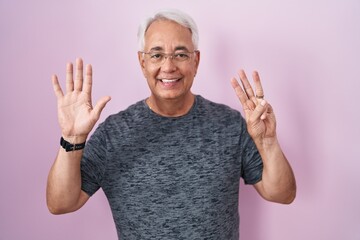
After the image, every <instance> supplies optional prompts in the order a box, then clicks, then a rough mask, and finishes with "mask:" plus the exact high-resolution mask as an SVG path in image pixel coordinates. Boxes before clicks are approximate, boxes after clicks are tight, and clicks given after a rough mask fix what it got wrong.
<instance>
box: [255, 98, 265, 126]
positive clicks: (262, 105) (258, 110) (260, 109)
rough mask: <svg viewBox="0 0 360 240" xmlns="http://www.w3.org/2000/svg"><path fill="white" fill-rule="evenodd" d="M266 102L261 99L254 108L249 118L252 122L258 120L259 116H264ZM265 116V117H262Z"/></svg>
mask: <svg viewBox="0 0 360 240" xmlns="http://www.w3.org/2000/svg"><path fill="white" fill-rule="evenodd" d="M267 105H268V104H267V102H266V100H264V99H262V100H261V101H260V103H259V104H258V105H257V106H256V108H255V110H254V112H253V114H252V116H251V118H252V120H253V121H257V120H260V118H261V116H263V115H264V114H266V111H267ZM264 116H265V115H264Z"/></svg>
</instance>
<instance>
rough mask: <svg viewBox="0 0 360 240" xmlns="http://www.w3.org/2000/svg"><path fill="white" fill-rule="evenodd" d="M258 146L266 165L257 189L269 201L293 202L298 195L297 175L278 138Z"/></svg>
mask: <svg viewBox="0 0 360 240" xmlns="http://www.w3.org/2000/svg"><path fill="white" fill-rule="evenodd" d="M257 147H258V149H259V152H260V155H261V157H262V159H263V165H264V168H263V174H262V181H261V182H260V184H259V185H258V186H257V190H258V191H259V190H260V191H261V193H262V194H261V195H262V196H263V197H264V198H266V199H267V200H269V201H273V202H279V203H291V202H292V201H293V200H294V198H295V195H296V182H295V177H294V174H293V171H292V169H291V166H290V164H289V162H288V160H287V159H286V157H285V155H284V153H283V152H282V150H281V147H280V144H279V142H278V140H277V139H276V138H274V139H272V140H269V141H268V142H265V141H262V142H261V143H257ZM259 188H260V189H259Z"/></svg>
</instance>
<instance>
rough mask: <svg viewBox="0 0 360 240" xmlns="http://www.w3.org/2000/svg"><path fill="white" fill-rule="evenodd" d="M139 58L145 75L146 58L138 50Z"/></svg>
mask: <svg viewBox="0 0 360 240" xmlns="http://www.w3.org/2000/svg"><path fill="white" fill-rule="evenodd" d="M138 60H139V64H140V67H141V70H142V71H143V73H144V75H145V59H144V54H143V53H142V52H140V51H138Z"/></svg>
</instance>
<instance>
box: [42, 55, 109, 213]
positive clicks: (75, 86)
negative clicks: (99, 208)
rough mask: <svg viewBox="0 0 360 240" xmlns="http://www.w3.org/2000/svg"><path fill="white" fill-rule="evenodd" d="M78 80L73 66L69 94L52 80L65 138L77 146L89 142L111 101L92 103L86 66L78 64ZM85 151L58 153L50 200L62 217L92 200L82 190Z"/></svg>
mask: <svg viewBox="0 0 360 240" xmlns="http://www.w3.org/2000/svg"><path fill="white" fill-rule="evenodd" d="M76 70H77V71H76V78H75V81H74V80H73V65H72V64H71V63H69V64H67V67H66V94H63V91H62V89H61V87H60V84H59V82H58V79H57V76H56V75H54V76H53V77H52V82H53V87H54V92H55V95H56V97H57V102H58V118H59V125H60V128H61V133H62V136H63V138H64V139H65V140H66V141H68V142H70V143H73V144H79V143H83V142H85V141H86V139H87V137H88V135H89V133H90V131H91V130H92V128H93V127H94V125H95V123H96V122H97V120H98V119H99V117H100V113H101V111H102V109H103V108H104V107H105V105H106V103H107V102H108V101H110V97H103V98H102V99H100V100H99V101H98V102H97V104H96V105H95V107H92V102H91V87H92V68H91V65H87V67H86V78H85V81H84V80H83V62H82V60H81V59H77V61H76ZM82 154H83V151H82V150H77V151H70V152H66V151H65V150H64V149H63V148H60V150H59V151H58V154H57V157H56V159H55V162H54V164H53V165H52V167H51V169H50V172H49V176H48V182H47V189H46V200H47V205H48V208H49V211H50V212H51V213H53V214H62V213H68V212H73V211H76V210H77V209H79V208H81V207H82V206H83V205H84V204H85V203H86V201H87V200H88V199H89V196H88V195H87V194H86V193H85V192H83V191H82V190H81V172H80V161H81V158H82Z"/></svg>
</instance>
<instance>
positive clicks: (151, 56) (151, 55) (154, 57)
mask: <svg viewBox="0 0 360 240" xmlns="http://www.w3.org/2000/svg"><path fill="white" fill-rule="evenodd" d="M162 57H163V54H162V53H150V58H151V59H154V60H155V59H156V60H157V59H162Z"/></svg>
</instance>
